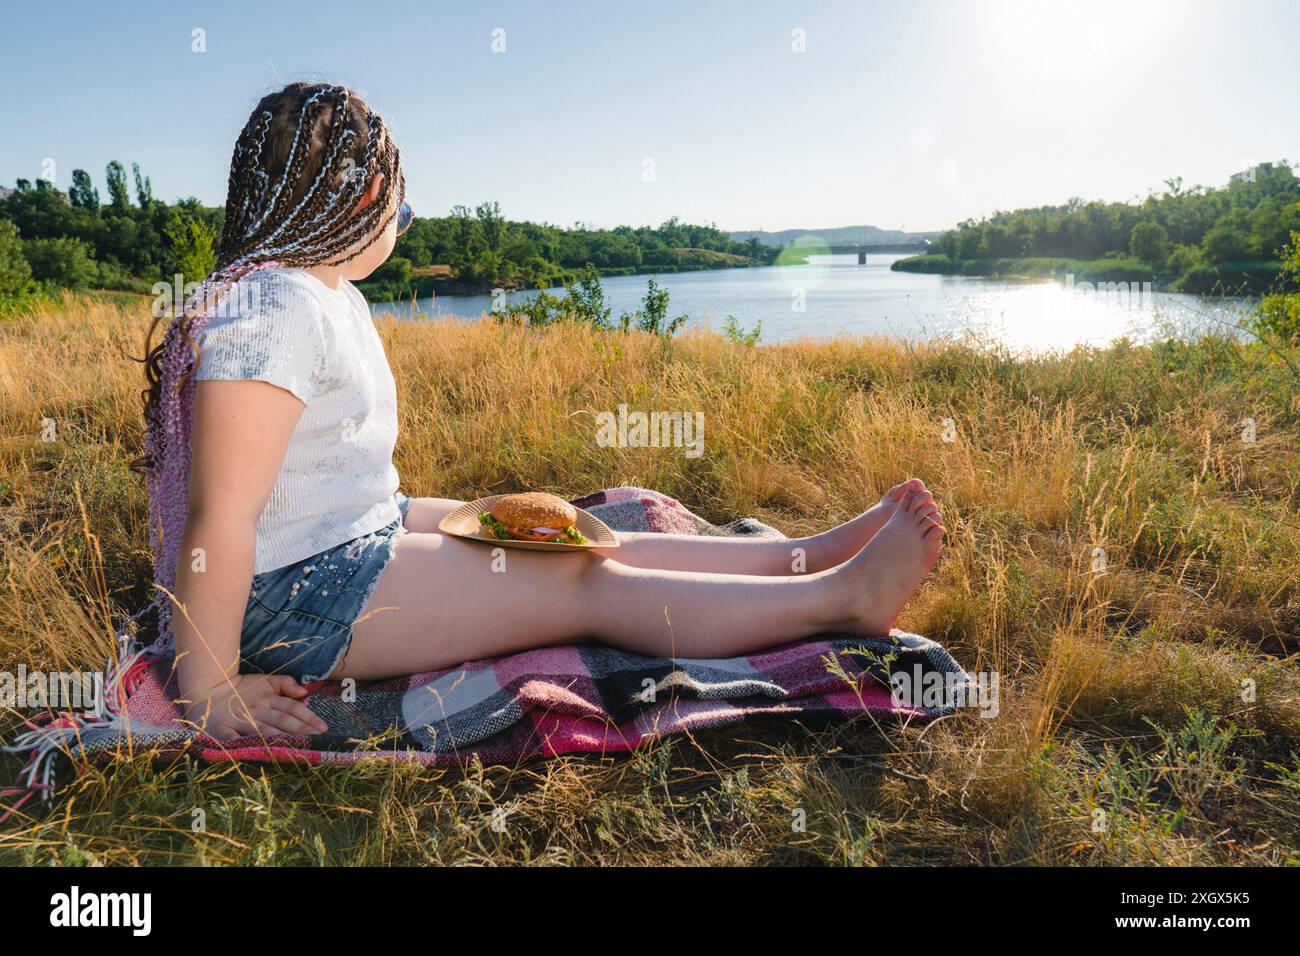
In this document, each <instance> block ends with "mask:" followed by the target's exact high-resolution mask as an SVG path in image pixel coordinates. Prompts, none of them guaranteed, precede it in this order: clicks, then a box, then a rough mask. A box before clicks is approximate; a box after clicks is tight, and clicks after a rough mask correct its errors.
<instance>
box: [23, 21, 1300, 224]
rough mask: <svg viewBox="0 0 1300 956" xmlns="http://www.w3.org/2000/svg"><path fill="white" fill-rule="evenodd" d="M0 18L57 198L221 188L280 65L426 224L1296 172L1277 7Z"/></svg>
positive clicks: (1127, 192)
mask: <svg viewBox="0 0 1300 956" xmlns="http://www.w3.org/2000/svg"><path fill="white" fill-rule="evenodd" d="M3 19H4V23H3V27H2V28H0V29H2V32H0V82H2V83H3V96H0V129H3V130H4V135H3V136H2V137H0V183H2V184H4V185H10V186H11V185H12V184H13V181H14V180H15V179H17V178H20V177H21V178H27V179H34V178H36V177H38V176H40V175H41V169H42V165H41V164H42V162H43V161H45V160H47V159H53V160H54V161H55V170H56V178H57V184H58V185H59V186H60V187H61V188H66V187H67V185H68V182H69V179H70V177H71V173H72V170H73V169H74V168H77V167H81V168H85V169H87V170H89V171H90V172H91V174H92V176H93V178H94V180H95V182H96V185H98V186H99V188H100V191H101V193H102V192H104V183H103V168H104V164H105V162H107V161H108V160H110V159H119V160H121V161H122V162H123V163H125V164H126V165H127V167H128V169H129V167H130V163H131V162H132V161H137V162H139V163H140V164H141V166H142V168H143V170H144V171H145V172H146V173H147V174H148V175H149V176H151V177H152V180H153V186H154V193H155V195H157V196H159V197H160V198H163V199H168V200H171V199H174V198H176V197H179V196H189V195H194V196H198V197H199V198H200V199H202V200H203V201H204V202H206V203H208V204H212V205H219V204H221V203H222V202H223V201H224V198H225V182H226V172H227V164H228V162H229V157H230V149H231V145H232V144H233V142H234V137H235V135H236V133H237V132H238V130H239V128H240V127H241V126H242V125H243V123H244V121H245V119H246V117H247V115H248V112H249V110H250V109H251V108H252V106H253V104H254V103H255V102H256V101H257V99H258V97H259V96H260V95H262V94H263V93H265V92H267V91H268V90H270V89H272V88H274V87H276V86H278V85H279V84H281V83H283V82H286V81H288V80H293V79H317V80H330V81H333V82H340V83H345V84H347V85H350V86H352V87H354V88H356V89H357V90H359V91H360V92H361V93H362V94H363V95H365V96H366V98H367V99H368V100H369V101H370V102H371V104H372V105H373V106H374V107H375V108H376V109H378V110H379V111H380V112H381V113H383V115H384V116H385V118H386V119H387V120H388V121H389V124H390V126H391V127H392V128H393V130H394V132H395V134H396V136H397V137H398V140H399V143H400V145H401V146H402V149H403V154H404V156H405V158H406V173H407V183H408V190H409V196H410V199H411V202H412V205H413V206H414V207H415V209H416V212H417V214H421V215H443V214H445V213H446V212H447V210H448V209H449V208H450V207H451V206H452V205H454V204H456V203H465V204H468V205H473V204H474V203H477V202H480V201H482V200H485V199H497V200H499V201H500V202H501V204H502V207H503V209H504V211H505V213H506V215H507V216H509V217H510V218H512V219H533V220H539V221H548V222H554V223H559V224H564V225H567V224H571V223H573V222H575V221H583V222H589V223H592V224H594V225H597V226H611V225H616V224H618V223H630V224H633V225H640V224H657V223H659V222H661V221H662V220H664V219H666V218H668V217H669V216H672V215H678V216H681V217H683V218H684V219H687V220H691V221H696V222H716V223H718V225H720V226H722V227H723V228H728V229H751V228H765V229H781V228H799V227H802V228H813V227H826V226H835V225H850V224H857V223H864V222H865V223H871V224H874V225H878V226H881V227H885V228H900V227H902V228H907V229H909V230H922V229H941V228H945V227H948V226H951V225H953V224H954V223H956V222H958V221H960V220H962V219H965V218H967V217H972V216H973V217H978V216H982V215H986V214H988V213H991V212H992V211H994V210H995V209H1011V208H1017V207H1020V206H1026V205H1036V204H1042V203H1053V202H1060V201H1063V200H1065V199H1067V198H1069V197H1070V196H1082V197H1085V198H1101V199H1126V198H1130V197H1132V196H1134V195H1141V194H1145V192H1146V190H1147V189H1149V188H1161V182H1162V181H1163V180H1164V179H1165V178H1167V177H1170V176H1175V175H1176V176H1182V177H1183V178H1184V180H1185V181H1186V182H1187V183H1189V184H1191V183H1203V184H1206V185H1217V184H1220V183H1222V182H1224V181H1226V180H1227V178H1228V176H1229V175H1230V174H1231V173H1233V172H1235V171H1237V170H1239V169H1241V168H1243V167H1245V166H1246V165H1247V164H1248V163H1250V162H1258V161H1261V160H1272V159H1279V158H1282V157H1286V158H1288V159H1290V160H1292V161H1296V160H1300V115H1298V114H1297V101H1296V95H1297V93H1298V92H1300V52H1298V51H1300V3H1294V2H1288V0H1272V2H1270V0H1233V2H1228V0H1220V2H1210V0H1165V2H1160V0H1122V2H1110V0H1089V2H1085V3H1079V4H1073V3H1066V2H1059V0H1026V2H1012V0H1008V2H1002V0H963V2H958V0H951V2H940V0H921V2H908V0H898V2H892V3H883V2H868V0H848V2H842V3H835V2H797V0H787V2H763V0H736V2H724V0H689V2H676V0H673V2H648V0H646V2H636V3H630V2H629V3H623V2H608V0H607V2H603V3H587V2H577V0H549V2H545V3H543V2H540V0H535V2H530V3H500V2H476V3H472V4H470V3H427V2H426V3H396V2H395V3H384V2H365V0H355V2H348V3H336V2H330V0H316V2H312V3H285V2H279V0H276V2H272V0H262V2H257V3H248V2H227V3H220V4H217V3H177V2H148V3H146V2H139V3H136V2H126V3H121V4H103V3H24V4H21V5H18V4H14V5H9V6H7V7H6V9H5V11H4V14H3ZM195 28H201V29H203V30H204V31H205V33H206V46H207V52H205V53H195V52H192V51H191V45H192V40H191V34H192V31H193V30H194V29H195ZM497 28H500V29H503V30H504V31H505V46H506V49H505V52H503V53H495V52H493V49H492V42H493V37H492V31H493V30H494V29H497ZM795 30H802V31H803V36H804V38H805V40H804V45H805V48H806V49H805V52H796V51H795V50H794V49H793V48H792V47H793V45H794V44H795V43H796V39H795V37H794V35H793V31H795ZM646 159H652V160H653V161H654V172H655V181H654V182H652V183H651V182H645V181H643V169H644V168H645V166H644V161H645V160H646Z"/></svg>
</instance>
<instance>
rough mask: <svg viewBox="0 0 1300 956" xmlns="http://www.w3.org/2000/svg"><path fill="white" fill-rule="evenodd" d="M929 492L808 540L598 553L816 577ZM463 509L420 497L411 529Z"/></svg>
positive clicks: (625, 541) (889, 500) (679, 543)
mask: <svg viewBox="0 0 1300 956" xmlns="http://www.w3.org/2000/svg"><path fill="white" fill-rule="evenodd" d="M923 491H925V484H924V483H923V482H922V481H921V480H920V479H919V478H912V479H910V480H908V481H905V482H902V483H901V484H898V485H895V486H894V487H893V488H891V489H889V491H887V492H886V493H885V495H884V497H883V498H881V499H880V502H879V503H878V504H876V505H875V506H873V507H872V508H870V509H869V510H868V511H865V512H863V513H862V514H860V515H858V517H856V518H854V519H853V520H851V521H846V522H845V523H844V524H842V525H839V526H838V527H836V528H832V529H831V530H830V531H825V532H822V533H821V534H815V535H809V536H808V537H804V538H791V539H789V540H785V541H773V540H771V539H768V538H712V537H700V536H696V535H684V534H641V533H638V532H629V531H618V532H615V533H616V534H617V535H618V539H619V547H618V548H617V549H615V548H603V549H597V553H598V554H601V555H603V556H604V557H607V558H611V559H613V560H615V561H617V562H619V563H620V564H625V565H628V566H630V567H637V568H665V569H670V570H675V571H717V572H723V573H727V574H759V575H778V576H785V575H790V574H796V573H799V574H802V573H815V572H817V571H825V570H827V569H829V568H833V567H835V566H836V565H837V564H842V563H843V562H845V561H847V560H848V559H849V558H851V557H853V555H855V554H856V553H857V552H858V551H859V550H861V549H862V546H863V545H865V544H866V543H867V542H868V541H870V540H871V538H872V536H873V535H874V534H875V533H876V532H877V531H879V530H880V529H881V528H882V527H884V524H885V522H886V521H888V520H889V518H890V517H891V516H892V515H893V513H894V510H895V509H896V508H897V507H898V503H899V501H901V500H902V499H903V496H904V495H906V494H909V493H912V492H923ZM459 504H461V502H459V501H453V500H451V499H449V498H416V499H414V501H412V503H411V508H410V510H409V511H408V512H407V516H406V527H407V529H408V530H410V531H419V532H427V533H434V532H437V530H438V522H439V521H441V520H442V518H443V516H444V515H446V514H447V512H449V511H451V510H452V509H453V508H455V507H456V506H457V505H459ZM796 548H797V549H799V550H798V551H797V552H796V550H795V549H796Z"/></svg>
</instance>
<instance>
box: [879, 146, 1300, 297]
mask: <svg viewBox="0 0 1300 956" xmlns="http://www.w3.org/2000/svg"><path fill="white" fill-rule="evenodd" d="M1297 231H1300V178H1297V177H1296V175H1295V173H1294V171H1293V170H1292V167H1291V164H1290V163H1288V162H1286V161H1285V160H1282V161H1280V162H1276V163H1261V164H1259V165H1257V166H1255V167H1253V168H1252V169H1249V170H1247V171H1245V172H1243V173H1240V174H1238V175H1236V176H1234V177H1232V179H1231V181H1229V182H1228V183H1227V185H1225V186H1222V187H1217V188H1207V187H1204V186H1199V185H1198V186H1191V187H1187V186H1185V185H1184V183H1183V181H1182V179H1181V178H1173V179H1169V180H1166V181H1165V189H1164V191H1162V192H1159V193H1155V192H1153V193H1150V194H1148V195H1147V197H1146V198H1145V199H1143V200H1141V201H1134V202H1085V201H1083V200H1081V199H1071V200H1069V201H1068V202H1067V203H1065V204H1064V205H1059V206H1041V207H1038V208H1034V209H1018V210H1015V211H1014V212H995V213H994V214H993V215H991V216H989V217H987V218H985V219H980V220H973V219H970V220H966V221H965V222H962V223H959V224H958V226H957V228H955V229H952V230H950V231H948V232H946V233H944V234H943V235H942V236H941V237H939V239H937V240H936V241H935V242H934V243H933V248H932V254H931V255H930V256H927V257H917V258H915V259H913V260H911V261H910V262H909V261H904V262H903V263H900V264H899V267H900V268H903V269H911V270H914V271H936V272H967V273H977V274H986V273H987V272H988V267H987V266H984V265H982V264H988V263H997V262H1004V263H1005V261H1007V260H1033V259H1038V260H1042V261H1043V262H1044V264H1045V265H1046V266H1048V267H1049V268H1050V263H1051V260H1061V259H1068V260H1075V261H1076V262H1090V263H1094V264H1095V263H1099V262H1101V263H1104V261H1105V260H1111V261H1113V262H1115V263H1117V264H1126V265H1127V266H1128V267H1130V270H1131V271H1134V272H1138V273H1145V274H1147V275H1148V276H1150V275H1156V276H1163V277H1166V278H1168V279H1171V280H1175V281H1174V284H1175V287H1179V288H1182V289H1184V290H1185V291H1192V292H1198V291H1209V290H1206V289H1202V288H1200V286H1202V285H1203V284H1204V282H1205V281H1206V280H1207V279H1213V278H1214V277H1222V276H1224V275H1228V274H1231V273H1233V272H1237V273H1240V274H1243V275H1255V276H1256V277H1257V278H1260V279H1262V280H1266V281H1267V280H1269V279H1270V277H1271V278H1273V279H1276V278H1283V279H1284V278H1285V273H1284V270H1282V268H1281V263H1282V259H1283V256H1284V255H1285V252H1286V250H1287V249H1288V247H1289V245H1290V243H1291V236H1292V233H1294V232H1297ZM1003 268H1008V267H1007V266H1005V265H1004V266H1003ZM1008 271H1013V272H1014V271H1025V270H1023V269H1022V270H1016V269H1015V267H1014V264H1012V265H1010V267H1009V268H1008ZM1257 291H1258V290H1257Z"/></svg>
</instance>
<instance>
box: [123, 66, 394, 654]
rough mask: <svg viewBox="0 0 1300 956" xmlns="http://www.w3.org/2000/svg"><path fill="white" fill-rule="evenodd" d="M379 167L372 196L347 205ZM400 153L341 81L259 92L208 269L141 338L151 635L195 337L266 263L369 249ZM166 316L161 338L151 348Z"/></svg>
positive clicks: (170, 581)
mask: <svg viewBox="0 0 1300 956" xmlns="http://www.w3.org/2000/svg"><path fill="white" fill-rule="evenodd" d="M379 173H383V176H384V178H383V183H382V186H381V187H380V191H379V194H378V196H376V197H375V201H374V202H372V203H370V204H369V205H367V206H366V207H365V209H363V210H362V211H361V212H359V213H358V212H355V210H356V208H357V206H358V204H359V203H360V202H361V199H362V197H363V196H364V195H365V193H366V190H367V188H368V187H369V185H370V183H371V180H372V179H373V178H374V177H375V176H376V175H377V174H379ZM405 193H406V182H405V179H404V177H403V175H402V166H401V157H400V154H399V152H398V149H397V147H396V145H394V143H393V141H392V139H391V137H389V135H388V131H387V128H386V127H385V126H384V121H383V120H382V119H381V118H380V117H379V114H377V113H375V112H374V111H373V110H371V109H370V108H369V107H368V106H367V105H366V103H365V102H364V101H363V100H362V99H361V97H359V96H358V95H357V94H355V93H353V92H352V91H350V90H348V89H346V88H345V87H342V86H330V85H327V84H317V83H293V84H290V85H289V86H286V87H285V88H284V89H282V90H280V91H279V92H276V93H271V94H269V95H267V96H265V97H263V98H262V100H261V102H259V103H258V104H257V107H256V108H255V109H254V110H253V113H252V115H251V116H250V117H249V119H248V122H247V123H246V124H245V125H244V129H243V131H242V132H241V133H240V134H239V139H238V140H237V141H236V142H235V149H234V153H233V154H232V156H231V159H230V180H229V185H228V187H227V192H226V216H225V222H224V224H223V226H222V230H221V240H220V246H219V248H218V251H217V263H216V270H215V271H214V272H213V273H212V274H211V275H209V276H208V277H207V278H206V279H204V281H203V282H202V283H200V284H199V287H198V289H197V290H196V291H195V292H194V293H193V294H191V295H189V296H188V297H187V298H186V301H185V303H184V305H183V307H182V308H181V309H180V310H179V311H178V312H177V313H176V314H174V315H172V316H159V317H156V318H155V319H154V322H153V325H152V326H151V327H150V329H149V335H148V338H147V339H146V342H145V353H146V356H145V359H144V364H145V380H146V382H147V385H146V388H145V389H144V391H143V393H142V395H141V397H142V399H143V401H144V417H145V448H144V454H143V455H142V456H141V457H140V458H139V459H137V461H136V462H135V465H136V467H137V468H138V469H140V470H142V471H143V472H144V473H145V479H146V485H147V487H148V492H149V543H150V545H151V546H152V549H153V571H154V585H155V588H156V590H155V594H154V597H153V600H152V602H151V603H150V605H149V606H148V607H146V608H144V609H143V610H142V611H141V612H140V613H139V614H137V615H136V617H139V616H141V615H143V614H144V613H145V612H146V611H148V610H150V609H151V608H152V609H156V610H157V611H158V638H157V640H156V641H155V642H154V644H153V645H152V647H151V648H150V650H152V651H154V652H155V653H165V652H167V651H168V650H169V649H170V647H171V642H172V629H171V611H172V597H171V594H172V591H173V589H174V587H175V583H176V572H177V563H178V560H179V558H180V539H181V535H182V533H183V532H184V529H185V522H186V519H187V517H188V513H189V500H188V498H189V469H190V429H191V424H192V411H193V407H194V385H195V383H194V371H195V369H197V368H198V364H199V362H200V360H201V356H200V354H199V349H198V346H197V345H196V343H195V340H194V336H196V335H197V334H198V333H199V332H201V331H202V330H203V328H204V326H205V325H206V324H207V322H208V320H209V319H210V318H211V316H212V313H213V312H214V310H215V308H216V305H217V302H218V300H219V299H220V298H221V297H222V296H223V295H224V294H225V293H226V292H227V291H228V290H229V289H230V287H231V286H232V285H233V284H234V283H236V282H238V281H239V280H240V279H242V278H244V277H246V276H248V275H250V274H251V273H253V272H255V271H258V270H260V269H266V268H271V267H274V266H300V267H301V266H318V265H327V266H334V265H340V264H342V263H344V262H347V261H349V260H351V259H353V258H355V257H356V256H358V255H359V254H360V253H361V252H363V251H364V250H365V249H367V248H368V247H369V246H370V245H371V244H372V243H373V242H374V241H375V240H376V239H378V238H379V236H380V235H381V234H382V233H383V231H384V230H385V228H386V227H387V226H388V223H389V221H390V220H391V219H392V218H393V217H394V216H395V215H396V214H397V208H398V206H399V205H400V204H401V203H402V202H403V200H404V198H405ZM163 321H168V325H167V329H166V332H165V334H164V335H163V338H162V340H161V341H160V342H159V343H158V344H157V345H154V344H153V338H154V335H155V333H156V331H157V329H158V327H159V325H160V324H161V323H162V322H163Z"/></svg>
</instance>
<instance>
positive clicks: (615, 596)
mask: <svg viewBox="0 0 1300 956" xmlns="http://www.w3.org/2000/svg"><path fill="white" fill-rule="evenodd" d="M935 514H937V509H935V508H934V505H933V499H932V498H931V497H930V495H929V493H928V492H926V493H923V494H921V495H916V494H910V495H909V496H908V497H907V498H906V499H905V500H904V502H903V503H902V504H901V505H900V506H899V507H898V508H896V509H895V511H894V515H893V516H892V517H891V518H890V520H889V522H887V524H886V526H885V527H884V528H882V529H881V531H880V533H879V534H878V535H876V537H874V538H873V539H872V541H871V542H870V543H868V545H867V546H866V547H865V548H863V549H862V551H860V552H859V553H858V554H857V555H855V556H854V557H853V558H852V559H850V560H849V561H847V562H845V563H844V564H842V565H840V566H838V567H836V568H833V569H831V570H826V571H819V572H814V573H810V574H806V575H796V576H790V577H763V576H757V575H738V574H718V573H708V572H703V573H702V572H691V571H675V570H674V571H669V570H661V569H647V568H634V567H629V566H628V565H625V564H621V563H619V562H617V561H614V560H610V559H607V558H601V557H599V556H596V555H592V554H574V555H555V554H542V553H534V552H528V551H519V550H509V551H507V550H505V549H500V553H499V554H496V555H494V553H493V552H494V551H495V550H497V549H493V548H490V547H488V546H486V545H484V544H481V543H477V542H472V541H465V540H462V539H459V538H453V537H450V536H445V535H440V534H430V533H427V532H413V533H411V534H407V535H403V536H402V537H401V538H400V539H399V540H398V544H397V550H396V552H395V554H394V557H393V560H392V561H391V562H390V563H389V565H388V568H387V569H386V570H385V571H384V573H383V576H382V577H381V578H380V580H379V584H378V586H377V587H376V589H375V593H374V595H372V597H371V600H370V603H369V605H368V606H367V608H366V611H365V613H364V614H363V615H362V618H361V619H360V620H359V621H358V622H357V624H356V635H355V638H354V640H353V643H352V648H351V650H350V651H349V653H348V655H347V658H346V659H345V660H344V662H343V663H342V664H341V665H340V667H339V669H338V670H337V671H336V672H335V675H334V676H336V677H356V678H359V679H363V680H364V679H376V678H381V677H390V676H395V675H398V674H409V673H414V672H418V671H425V670H432V669H434V668H438V667H447V666H451V665H454V664H457V663H460V662H462V661H467V660H476V659H480V658H485V657H495V656H498V655H501V654H507V653H512V652H516V651H521V650H526V649H529V648H535V647H544V646H548V645H552V644H560V643H566V642H569V641H573V640H580V639H584V638H596V639H598V640H601V641H604V642H606V643H609V644H613V645H615V646H618V647H623V648H626V649H629V650H633V651H636V652H638V653H642V654H647V655H652V656H670V657H671V656H676V657H729V656H733V655H737V654H746V653H751V652H753V651H757V650H760V649H762V648H764V647H771V646H774V645H776V644H782V643H786V642H788V641H792V640H797V639H799V638H803V637H808V636H810V635H812V634H818V633H824V632H829V631H837V632H844V633H851V634H858V635H862V636H870V635H879V634H884V633H886V632H887V631H888V630H889V628H890V627H891V626H892V624H893V622H894V619H895V618H896V617H897V615H898V611H899V609H900V608H901V607H902V606H903V603H904V602H905V601H906V600H907V598H908V597H909V596H910V595H911V594H912V592H913V591H915V590H916V587H917V585H919V584H920V582H921V580H922V578H924V576H925V574H926V572H928V571H929V568H930V567H931V566H932V565H933V563H934V560H935V558H936V557H937V556H938V551H939V537H940V536H941V534H942V528H941V526H939V525H938V524H937V521H936V520H935V518H934V517H933V515H935ZM935 529H937V532H936V530H935ZM502 555H504V558H505V565H504V571H502V570H500V569H501V567H502V565H501V563H500V558H501V556H502Z"/></svg>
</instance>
